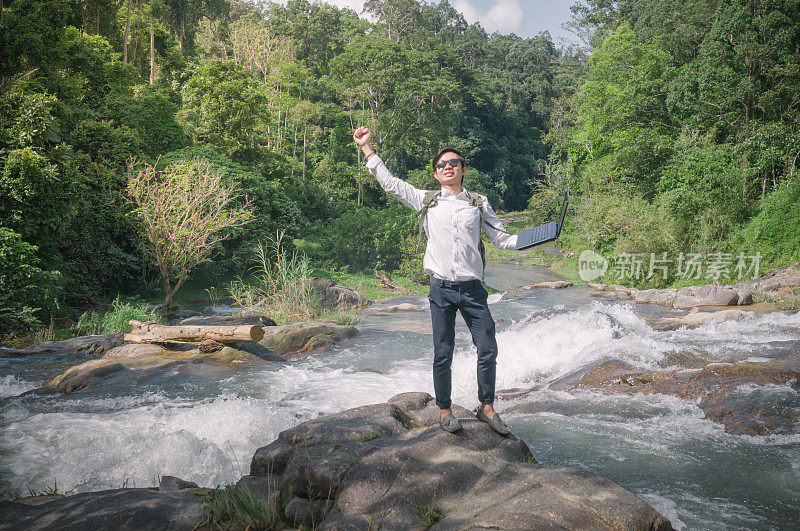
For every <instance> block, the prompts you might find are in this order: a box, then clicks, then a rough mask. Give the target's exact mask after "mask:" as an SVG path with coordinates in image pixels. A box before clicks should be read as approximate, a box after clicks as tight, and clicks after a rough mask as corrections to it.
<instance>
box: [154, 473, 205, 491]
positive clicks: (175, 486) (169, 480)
mask: <svg viewBox="0 0 800 531" xmlns="http://www.w3.org/2000/svg"><path fill="white" fill-rule="evenodd" d="M199 488H200V486H199V485H198V484H197V483H194V482H193V481H184V480H182V479H181V478H176V477H175V476H161V481H159V482H158V490H160V491H162V492H163V491H165V490H183V489H199Z"/></svg>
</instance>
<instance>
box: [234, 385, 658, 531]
mask: <svg viewBox="0 0 800 531" xmlns="http://www.w3.org/2000/svg"><path fill="white" fill-rule="evenodd" d="M454 413H455V414H456V416H458V417H461V418H462V419H463V420H462V426H463V429H462V430H460V431H459V432H457V433H454V434H452V433H447V432H445V431H443V430H441V429H440V428H439V426H438V408H437V407H436V405H435V403H434V401H433V399H432V398H431V396H430V395H428V394H427V393H404V394H402V395H397V396H395V397H393V398H392V399H390V400H389V402H387V403H384V404H374V405H369V406H363V407H360V408H355V409H351V410H348V411H344V412H342V413H338V414H335V415H330V416H327V417H323V418H319V419H315V420H312V421H309V422H306V423H303V424H301V425H299V426H296V427H294V428H291V429H289V430H286V431H284V432H282V433H281V434H280V435H279V437H278V439H277V440H275V441H274V442H273V443H272V444H270V445H269V446H266V447H263V448H260V449H259V450H258V451H257V452H256V454H255V455H254V457H253V462H252V464H251V470H250V476H246V477H247V478H251V479H248V481H253V480H252V478H254V477H265V478H266V481H267V483H269V484H271V485H274V488H277V489H278V490H279V491H280V495H279V496H278V497H277V502H278V504H279V513H280V514H283V515H284V516H285V519H286V523H287V524H288V525H293V526H300V525H302V526H308V527H312V528H315V527H318V528H321V529H365V528H376V529H378V528H383V529H423V528H428V527H430V526H431V525H432V527H431V529H472V528H481V529H488V528H492V529H534V528H556V527H558V528H562V527H570V528H603V529H605V528H608V527H609V522H613V524H614V525H613V527H614V528H619V529H671V527H670V525H669V522H668V521H667V520H665V519H664V518H663V517H662V516H661V515H660V514H659V513H658V512H656V511H655V510H654V509H653V508H652V507H650V506H649V505H647V504H646V503H645V502H643V501H642V500H640V499H639V498H637V497H636V496H634V495H633V494H631V493H630V492H628V491H627V490H625V489H623V488H622V487H620V486H618V485H616V484H614V483H612V482H611V481H609V480H606V479H604V478H601V477H599V476H596V475H594V474H592V473H590V472H587V471H586V470H583V469H580V468H576V467H548V466H542V465H539V464H536V461H535V459H534V458H533V456H532V455H531V452H530V449H529V448H528V446H527V445H526V444H525V442H524V441H522V440H521V439H519V438H517V437H516V436H514V435H510V436H508V437H502V436H500V435H498V434H497V433H495V432H494V431H492V430H491V429H490V428H489V426H488V425H486V424H485V423H482V422H479V421H478V420H477V419H475V418H474V417H472V414H471V413H469V412H468V411H467V410H465V409H464V408H461V407H454ZM437 519H438V522H436V520H437Z"/></svg>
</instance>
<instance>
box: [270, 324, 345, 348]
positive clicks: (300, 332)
mask: <svg viewBox="0 0 800 531" xmlns="http://www.w3.org/2000/svg"><path fill="white" fill-rule="evenodd" d="M356 334H358V328H356V327H355V326H347V325H337V324H333V323H321V322H317V321H304V322H301V323H294V324H289V325H283V326H272V327H267V328H265V329H264V338H263V339H262V340H261V341H259V343H260V344H261V345H262V346H264V347H266V348H268V349H269V350H271V351H272V352H275V353H277V354H281V355H284V356H296V355H298V354H301V353H304V352H309V351H313V350H315V349H320V348H323V347H326V346H329V345H332V344H333V343H336V342H338V341H342V340H344V339H347V338H349V337H353V336H355V335H356Z"/></svg>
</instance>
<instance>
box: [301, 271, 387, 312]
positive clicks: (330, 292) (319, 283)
mask: <svg viewBox="0 0 800 531" xmlns="http://www.w3.org/2000/svg"><path fill="white" fill-rule="evenodd" d="M308 286H309V288H311V289H312V290H313V291H315V292H317V293H318V294H319V295H321V296H322V308H323V309H326V310H358V309H362V308H369V305H370V304H372V301H371V300H369V299H368V298H366V297H365V296H363V295H362V294H360V293H359V292H357V291H355V290H352V289H350V288H345V287H344V286H337V285H336V283H335V282H334V281H333V280H331V279H329V278H321V277H313V278H310V279H308Z"/></svg>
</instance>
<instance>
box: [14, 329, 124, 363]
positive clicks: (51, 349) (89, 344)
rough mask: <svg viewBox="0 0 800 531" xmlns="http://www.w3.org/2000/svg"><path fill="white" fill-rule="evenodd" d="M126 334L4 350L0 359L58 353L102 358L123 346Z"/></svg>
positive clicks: (89, 337) (72, 339)
mask: <svg viewBox="0 0 800 531" xmlns="http://www.w3.org/2000/svg"><path fill="white" fill-rule="evenodd" d="M124 334H125V333H124V332H119V333H118V334H113V335H108V336H98V335H93V336H79V337H73V338H71V339H65V340H63V341H46V342H44V343H35V344H33V345H31V346H29V347H27V348H24V349H2V350H0V357H19V356H30V355H33V354H52V353H56V352H61V353H65V352H69V353H76V354H84V355H86V356H89V357H93V356H100V355H101V354H103V353H104V352H107V351H109V350H111V349H112V348H114V347H118V346H119V345H122V344H123V343H124V341H123V339H122V336H123V335H124Z"/></svg>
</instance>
